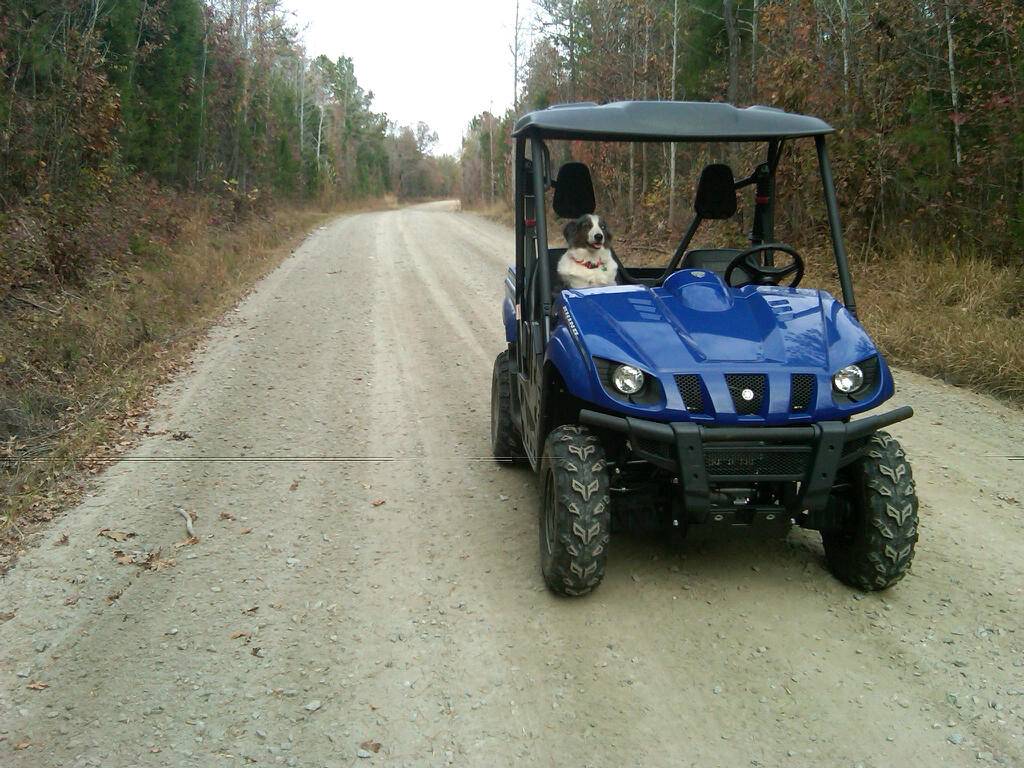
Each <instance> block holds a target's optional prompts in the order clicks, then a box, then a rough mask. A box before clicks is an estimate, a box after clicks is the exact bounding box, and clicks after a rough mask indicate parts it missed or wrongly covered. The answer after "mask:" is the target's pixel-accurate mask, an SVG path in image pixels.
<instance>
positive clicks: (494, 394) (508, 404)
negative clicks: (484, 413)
mask: <svg viewBox="0 0 1024 768" xmlns="http://www.w3.org/2000/svg"><path fill="white" fill-rule="evenodd" d="M491 452H492V453H493V454H494V458H496V459H519V458H522V455H523V442H522V439H521V438H520V437H519V432H518V431H517V430H516V427H515V422H514V421H513V420H512V372H511V365H510V363H509V359H508V350H507V349H506V350H505V351H504V352H502V353H501V354H500V355H498V357H497V358H495V360H494V372H493V373H492V375H491Z"/></svg>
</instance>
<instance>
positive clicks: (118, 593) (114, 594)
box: [104, 589, 124, 605]
mask: <svg viewBox="0 0 1024 768" xmlns="http://www.w3.org/2000/svg"><path fill="white" fill-rule="evenodd" d="M123 594H124V590H123V589H119V590H117V591H116V592H111V593H110V594H109V595H107V596H106V597H105V598H104V600H106V601H107V605H113V604H114V603H116V602H117V601H118V598H120V597H121V595H123Z"/></svg>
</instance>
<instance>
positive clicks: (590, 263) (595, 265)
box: [572, 256, 605, 269]
mask: <svg viewBox="0 0 1024 768" xmlns="http://www.w3.org/2000/svg"><path fill="white" fill-rule="evenodd" d="M572 260H573V261H575V262H576V263H577V264H579V265H580V266H581V267H586V268H587V269H597V268H598V267H601V268H602V269H604V268H605V267H604V263H603V262H600V261H580V260H579V259H577V258H576V257H575V256H573V257H572Z"/></svg>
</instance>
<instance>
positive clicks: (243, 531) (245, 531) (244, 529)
mask: <svg viewBox="0 0 1024 768" xmlns="http://www.w3.org/2000/svg"><path fill="white" fill-rule="evenodd" d="M241 533H242V534H243V535H244V534H246V533H252V528H243V529H242V530H241Z"/></svg>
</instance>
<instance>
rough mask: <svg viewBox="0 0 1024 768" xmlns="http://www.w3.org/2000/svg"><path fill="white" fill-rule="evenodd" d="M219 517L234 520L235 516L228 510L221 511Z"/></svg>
mask: <svg viewBox="0 0 1024 768" xmlns="http://www.w3.org/2000/svg"><path fill="white" fill-rule="evenodd" d="M220 519H221V520H234V519H235V516H234V515H232V514H231V513H230V512H221V513H220Z"/></svg>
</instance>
